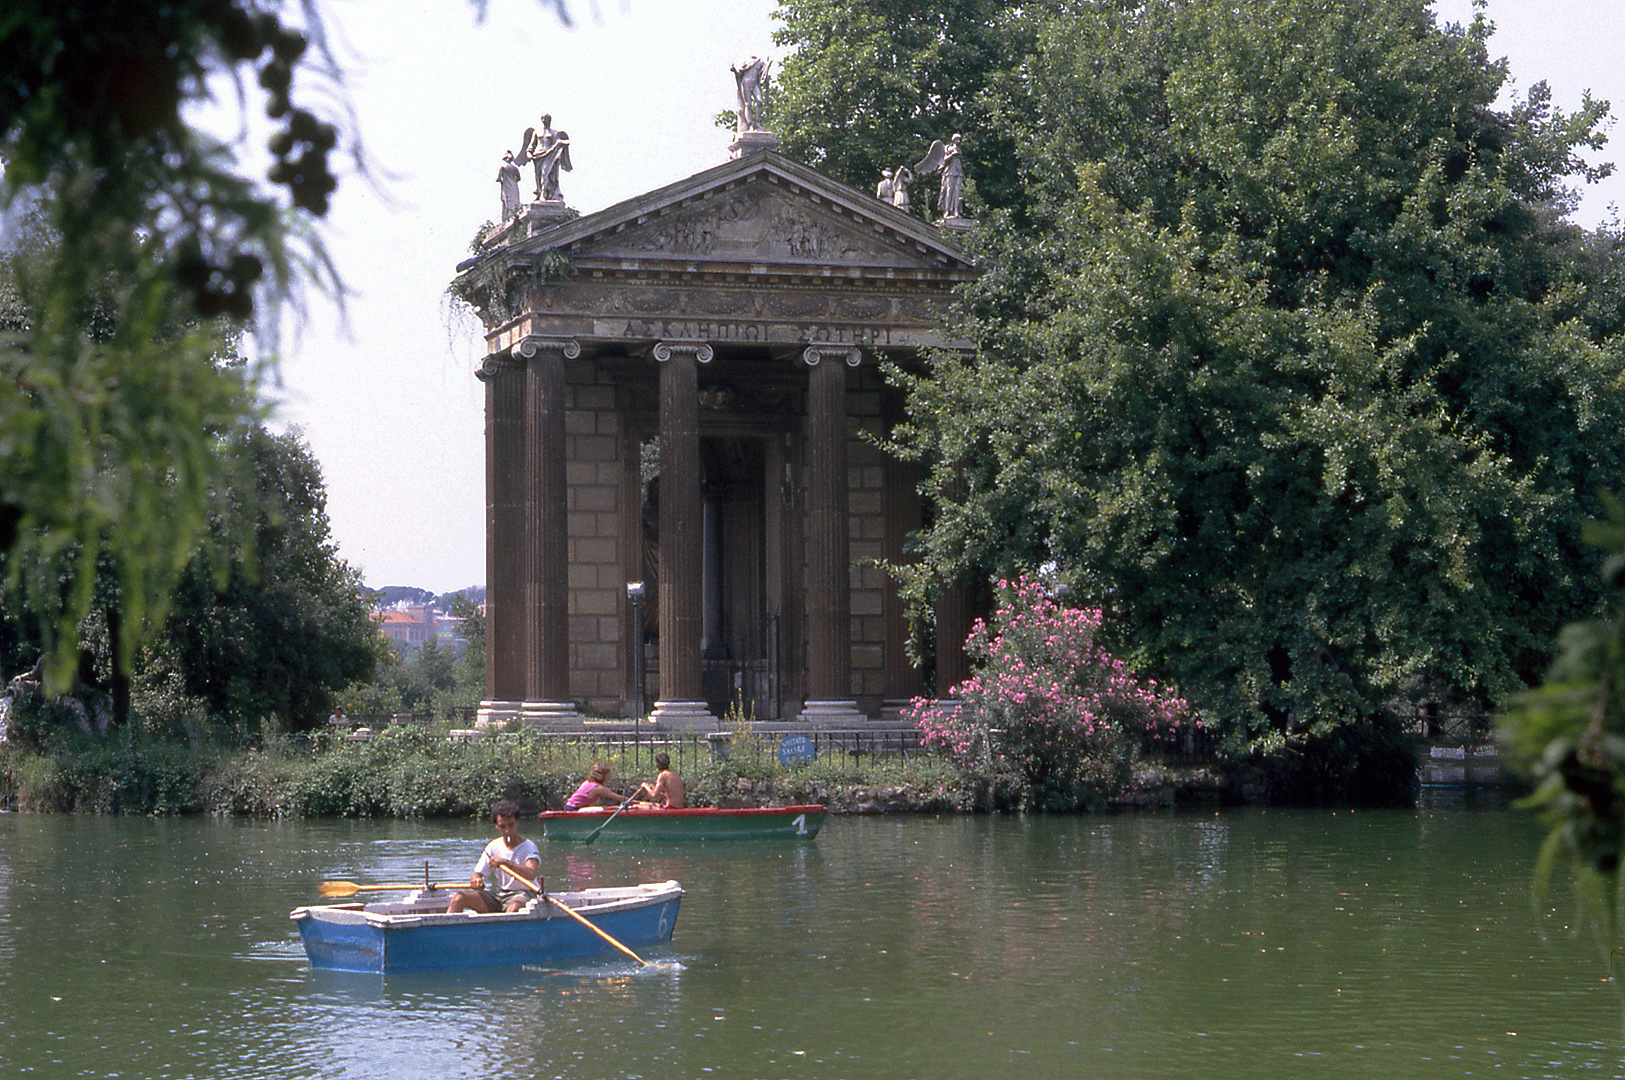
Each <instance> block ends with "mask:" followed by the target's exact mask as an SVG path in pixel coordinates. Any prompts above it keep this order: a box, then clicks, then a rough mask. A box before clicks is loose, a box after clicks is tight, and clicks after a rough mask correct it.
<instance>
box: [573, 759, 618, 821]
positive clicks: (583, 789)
mask: <svg viewBox="0 0 1625 1080" xmlns="http://www.w3.org/2000/svg"><path fill="white" fill-rule="evenodd" d="M608 779H609V766H608V765H606V764H604V763H603V762H602V761H600V762H597V763H595V764H594V765H593V767H592V768H590V769H588V770H587V779H585V780H583V781H582V782H581V786H580V787H578V788H576V790H575V794H573V795H571V796H570V797H569V798H568V799H565V800H564V806H565V809H567V810H584V809H586V808H587V807H589V806H598V805H600V804H605V805H610V806H619V805H620V804H621V797H620V796H619V795H617V794H616V793H615V792H613V791H611V790H610V789H609V788H607V787H605V786H604V781H606V780H608Z"/></svg>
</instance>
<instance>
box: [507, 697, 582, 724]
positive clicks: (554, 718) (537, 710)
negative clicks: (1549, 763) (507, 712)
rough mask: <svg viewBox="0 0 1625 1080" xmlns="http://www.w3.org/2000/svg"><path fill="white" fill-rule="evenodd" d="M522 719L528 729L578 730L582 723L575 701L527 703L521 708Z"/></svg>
mask: <svg viewBox="0 0 1625 1080" xmlns="http://www.w3.org/2000/svg"><path fill="white" fill-rule="evenodd" d="M520 717H521V719H523V720H524V722H525V726H526V727H531V728H542V729H549V728H551V729H554V730H563V731H575V730H578V729H579V728H580V727H581V721H582V716H581V713H580V712H578V711H577V710H576V705H575V702H573V701H527V702H525V703H524V704H523V705H522V706H520Z"/></svg>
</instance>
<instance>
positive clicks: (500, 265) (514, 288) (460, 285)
mask: <svg viewBox="0 0 1625 1080" xmlns="http://www.w3.org/2000/svg"><path fill="white" fill-rule="evenodd" d="M498 228H499V226H496V225H493V224H492V223H491V222H486V223H485V224H484V225H482V226H480V228H479V230H478V231H477V232H476V233H475V235H474V240H473V242H472V243H471V244H470V245H469V247H470V249H471V250H473V251H474V252H476V253H477V254H480V253H485V252H487V250H488V249H487V248H486V247H485V241H486V238H487V237H488V236H490V235H491V234H492V233H493V232H495V231H496V230H497V229H498ZM489 250H490V251H495V250H496V249H494V248H493V249H489ZM574 276H575V263H574V261H573V260H572V259H571V258H570V255H569V253H568V252H566V251H564V250H563V249H560V248H548V249H547V250H545V251H539V252H536V253H535V254H534V255H532V256H530V257H528V258H524V257H520V258H516V259H513V260H511V261H510V260H507V259H502V258H485V259H482V260H480V261H479V262H477V263H476V265H474V266H471V267H470V268H469V269H467V270H466V271H464V272H463V273H461V274H458V275H457V276H456V277H455V278H453V279H452V281H451V284H449V285H447V286H446V294H447V295H448V296H450V297H451V298H452V299H453V300H455V301H457V302H459V303H461V304H463V305H465V306H466V307H467V308H469V309H470V310H471V311H473V312H474V314H475V315H478V316H479V318H480V321H481V322H482V323H484V324H485V326H486V327H487V328H490V327H494V326H501V325H502V324H504V323H506V322H509V321H511V320H512V319H513V318H515V317H516V316H517V315H518V314H519V313H520V311H521V310H522V308H521V305H522V303H523V298H524V295H525V293H526V292H527V291H528V290H529V289H530V288H533V287H540V286H544V285H551V284H553V283H555V282H559V281H566V280H568V279H569V278H572V277H574Z"/></svg>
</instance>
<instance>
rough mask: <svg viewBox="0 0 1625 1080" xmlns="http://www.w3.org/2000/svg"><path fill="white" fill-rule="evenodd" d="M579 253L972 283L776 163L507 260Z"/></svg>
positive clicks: (528, 242)
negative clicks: (957, 280) (540, 255)
mask: <svg viewBox="0 0 1625 1080" xmlns="http://www.w3.org/2000/svg"><path fill="white" fill-rule="evenodd" d="M503 250H505V251H506V253H507V254H508V255H510V256H524V255H536V254H540V253H542V252H546V251H561V252H564V253H567V254H568V255H569V257H570V258H571V260H572V262H573V263H574V264H575V265H576V266H577V267H578V268H579V269H581V270H590V269H615V270H628V269H632V268H634V267H636V266H638V265H640V264H645V265H648V266H650V267H660V266H665V265H667V264H673V263H675V264H679V265H680V266H681V267H683V268H692V269H694V270H699V269H701V268H702V267H703V268H704V269H706V270H710V271H721V272H727V271H737V272H742V273H755V274H761V273H764V272H775V273H781V274H792V275H802V274H814V275H820V276H822V275H823V274H825V273H826V272H829V273H836V274H839V275H841V276H845V277H854V276H860V277H864V278H868V277H875V276H879V277H886V276H888V274H890V275H896V274H898V273H902V274H904V275H905V276H908V277H914V276H916V275H920V276H925V277H937V276H941V275H946V276H948V277H951V278H956V279H957V278H961V277H964V276H969V275H971V274H972V273H973V270H972V267H971V264H970V262H969V260H968V259H967V258H966V257H965V256H964V254H963V253H962V252H961V251H960V250H959V248H958V247H957V246H956V245H955V244H954V243H953V242H952V240H951V239H949V238H948V237H947V236H946V235H944V234H943V233H942V231H941V230H939V229H937V228H935V227H934V226H931V225H928V224H926V223H925V222H923V221H921V220H919V219H918V218H914V217H911V216H909V215H908V214H905V213H902V212H901V211H899V210H896V209H895V208H893V207H891V206H890V205H888V204H886V203H883V202H881V201H880V200H879V199H875V198H873V197H872V196H869V195H867V194H865V193H863V192H860V191H857V190H855V189H853V188H850V187H847V186H846V185H845V184H841V183H839V182H838V181H835V180H833V179H831V178H830V177H828V176H825V175H823V174H822V173H820V172H818V171H816V170H814V169H810V168H808V167H806V166H805V165H801V164H799V163H797V162H794V161H791V160H790V159H788V158H785V157H783V156H782V155H780V154H776V153H760V154H754V155H751V156H750V157H748V158H744V159H741V160H738V161H730V162H727V163H725V164H723V165H719V166H717V167H716V168H714V169H709V170H707V171H705V172H703V173H698V174H696V175H694V176H691V177H689V178H687V179H686V180H683V181H679V182H678V183H675V184H670V185H668V186H666V187H664V188H659V189H657V190H655V191H651V192H648V193H647V194H645V195H641V196H639V197H638V198H635V199H629V200H627V201H626V202H623V203H619V204H617V205H615V206H611V207H609V208H607V209H605V210H601V211H599V212H598V213H595V214H589V215H586V216H583V217H580V218H576V219H574V220H572V221H567V222H563V223H561V224H558V225H555V226H553V227H551V228H546V229H543V230H541V231H539V232H536V233H535V234H534V235H531V236H526V237H524V238H523V239H517V238H515V239H512V240H510V241H509V242H508V244H507V245H506V248H505V249H498V250H497V251H493V252H492V253H491V254H492V255H496V256H498V257H500V253H501V252H502V251H503Z"/></svg>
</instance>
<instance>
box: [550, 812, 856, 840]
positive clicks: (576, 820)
mask: <svg viewBox="0 0 1625 1080" xmlns="http://www.w3.org/2000/svg"><path fill="white" fill-rule="evenodd" d="M826 813H828V811H827V810H826V809H825V808H824V807H822V806H817V805H807V806H769V807H748V808H743V809H738V810H725V809H724V810H719V809H714V808H710V807H706V808H696V809H692V810H665V809H659V808H649V809H643V808H637V807H627V808H626V809H625V810H622V811H621V812H620V814H619V815H615V808H614V807H594V808H590V809H586V810H544V811H542V812H541V814H540V815H538V816H539V817H540V818H541V820H542V832H543V834H544V835H545V836H546V837H547V839H549V840H557V841H560V842H562V843H567V844H570V843H577V844H578V843H581V842H583V841H585V840H586V839H587V838H588V837H589V836H591V835H593V834H594V832H595V831H596V830H599V829H602V831H601V832H597V840H596V841H595V843H600V844H607V843H609V842H611V841H617V842H621V843H626V842H635V843H665V842H667V841H670V840H811V839H812V838H813V837H815V836H817V835H818V829H819V827H820V826H822V825H823V824H824V815H825V814H826ZM612 816H614V820H613V821H612V820H610V818H611V817H612Z"/></svg>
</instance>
